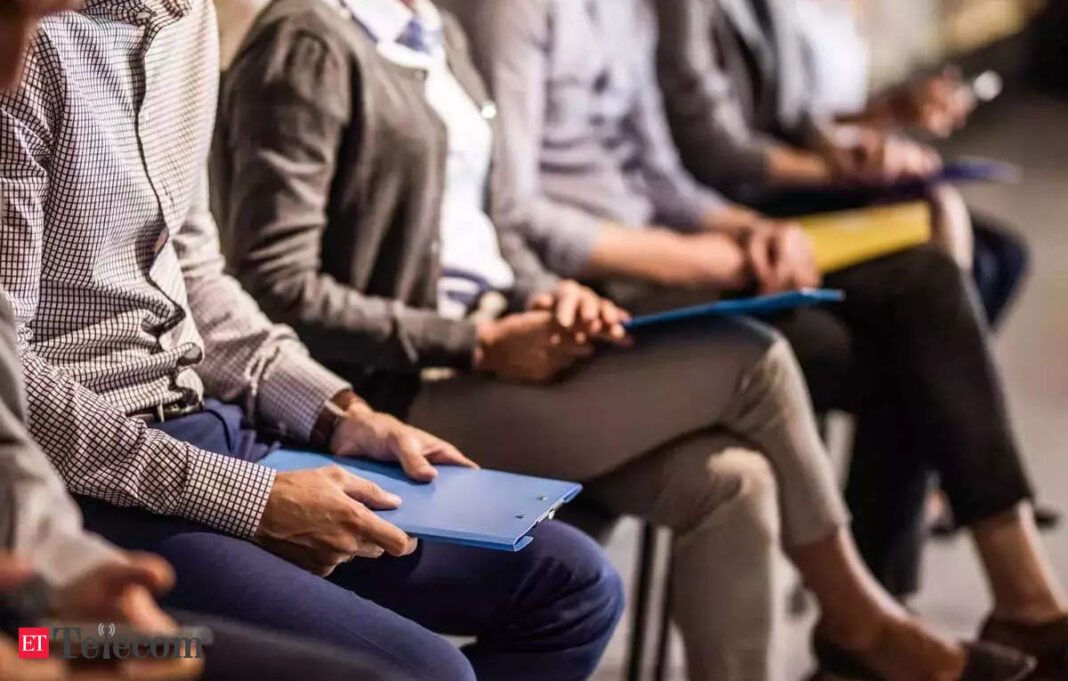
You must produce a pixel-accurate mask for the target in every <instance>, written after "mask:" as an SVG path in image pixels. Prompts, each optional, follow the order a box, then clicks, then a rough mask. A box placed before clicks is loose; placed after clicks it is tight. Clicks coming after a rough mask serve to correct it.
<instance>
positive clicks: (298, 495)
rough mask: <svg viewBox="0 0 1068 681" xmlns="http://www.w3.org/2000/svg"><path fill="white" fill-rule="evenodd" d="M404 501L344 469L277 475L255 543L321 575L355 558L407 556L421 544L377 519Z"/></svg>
mask: <svg viewBox="0 0 1068 681" xmlns="http://www.w3.org/2000/svg"><path fill="white" fill-rule="evenodd" d="M400 503H401V500H400V498H399V497H398V496H397V495H395V494H391V493H389V492H387V491H385V490H383V489H382V488H381V487H379V486H378V485H376V484H374V483H373V482H371V481H369V480H364V479H363V478H360V477H357V476H355V475H353V474H352V473H349V472H348V471H346V470H344V469H343V468H341V467H340V466H325V467H323V468H316V469H313V470H303V471H290V472H287V473H279V474H278V475H277V476H275V480H274V487H273V488H272V489H271V496H270V497H269V498H268V499H267V507H266V508H265V509H264V512H263V518H262V519H261V520H260V527H259V529H258V530H257V531H256V537H255V541H256V543H258V544H260V545H261V546H263V547H264V548H266V549H267V550H269V551H271V552H272V553H275V554H278V555H279V556H282V557H283V558H285V559H287V560H289V561H290V562H292V563H295V564H297V565H299V566H301V567H303V568H305V569H307V570H309V571H311V572H313V573H315V574H317V575H319V576H321V577H325V576H327V575H329V574H330V573H331V572H333V571H334V568H336V567H337V566H338V565H340V564H341V563H347V562H349V561H350V560H353V559H354V558H378V557H379V556H381V555H382V554H383V553H389V554H390V555H393V556H405V555H408V554H409V553H411V552H412V551H414V550H415V546H416V544H415V540H414V539H412V538H411V537H409V536H408V535H406V534H405V533H404V532H402V531H401V530H400V529H398V528H397V527H395V526H394V525H392V524H390V523H388V522H386V521H385V520H382V519H381V518H379V517H378V516H377V515H375V514H374V513H373V511H372V509H375V510H385V509H391V508H397V506H399V505H400Z"/></svg>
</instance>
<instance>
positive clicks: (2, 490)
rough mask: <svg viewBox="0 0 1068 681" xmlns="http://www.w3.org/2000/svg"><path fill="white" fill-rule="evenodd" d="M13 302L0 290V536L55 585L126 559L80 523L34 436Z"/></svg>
mask: <svg viewBox="0 0 1068 681" xmlns="http://www.w3.org/2000/svg"><path fill="white" fill-rule="evenodd" d="M25 418H26V413H25V401H24V396H23V393H22V376H21V371H20V370H19V368H18V356H17V352H16V349H15V334H14V327H13V326H12V324H11V317H10V308H9V307H8V306H7V302H6V298H5V297H4V294H3V292H0V541H2V542H3V543H2V547H3V548H4V549H6V550H8V551H12V552H14V553H16V554H18V555H19V556H21V557H23V558H24V559H25V560H27V561H29V562H30V564H31V565H32V566H33V568H34V569H35V570H36V571H37V572H38V574H40V575H41V576H42V577H43V578H44V579H45V581H46V582H48V583H49V584H50V585H51V586H53V587H62V586H64V585H66V584H69V583H70V582H72V581H74V580H75V579H77V578H78V577H80V576H81V575H84V574H86V573H88V572H90V571H92V570H93V569H94V568H96V567H98V566H100V565H102V564H104V563H107V562H112V561H117V560H122V557H121V553H120V552H119V551H118V550H117V549H116V548H115V547H113V546H111V545H110V544H108V543H107V542H105V541H104V540H103V539H101V538H100V537H98V536H96V535H93V534H90V533H88V532H86V531H85V529H84V528H83V527H82V517H81V513H80V512H79V511H78V507H77V506H76V505H75V504H74V501H73V500H72V499H71V498H70V496H69V495H68V494H67V491H66V489H65V488H64V487H63V481H62V480H61V479H60V477H59V475H58V474H57V473H56V471H55V469H53V468H52V465H51V464H50V463H49V462H48V458H47V457H46V456H45V454H44V452H42V451H41V450H40V449H38V447H37V445H36V444H34V442H33V441H32V440H31V439H30V436H29V433H27V432H26V429H25V426H24V424H23V422H24V420H25Z"/></svg>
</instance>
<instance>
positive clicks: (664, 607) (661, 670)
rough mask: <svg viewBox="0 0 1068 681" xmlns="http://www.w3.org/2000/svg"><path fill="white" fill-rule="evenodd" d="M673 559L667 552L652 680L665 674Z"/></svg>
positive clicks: (655, 680)
mask: <svg viewBox="0 0 1068 681" xmlns="http://www.w3.org/2000/svg"><path fill="white" fill-rule="evenodd" d="M674 560H675V557H674V555H673V554H670V553H669V556H668V562H667V571H666V572H665V573H664V601H663V603H661V604H660V623H659V624H660V631H659V637H660V638H659V639H658V640H657V643H656V660H655V664H654V665H653V681H664V676H665V675H666V674H667V662H668V659H667V658H668V651H669V649H670V645H671V598H672V596H673V594H674V590H675V580H673V579H672V578H671V574H672V568H673V567H674V565H673V562H674Z"/></svg>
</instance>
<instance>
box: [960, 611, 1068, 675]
mask: <svg viewBox="0 0 1068 681" xmlns="http://www.w3.org/2000/svg"><path fill="white" fill-rule="evenodd" d="M979 638H980V639H982V640H984V641H990V642H993V643H998V644H1000V645H1003V646H1009V647H1011V648H1015V649H1016V650H1020V651H1023V652H1025V653H1027V654H1028V655H1033V656H1034V657H1035V659H1036V660H1037V661H1038V669H1036V670H1035V674H1034V676H1032V677H1030V678H1029V679H1028V681H1065V680H1066V679H1068V615H1065V616H1064V617H1061V618H1060V619H1056V620H1054V621H1052V622H1047V623H1045V624H1021V623H1018V622H1009V621H1006V620H999V619H995V618H993V617H991V618H988V619H987V621H986V622H985V623H984V624H983V628H982V630H981V631H980V632H979Z"/></svg>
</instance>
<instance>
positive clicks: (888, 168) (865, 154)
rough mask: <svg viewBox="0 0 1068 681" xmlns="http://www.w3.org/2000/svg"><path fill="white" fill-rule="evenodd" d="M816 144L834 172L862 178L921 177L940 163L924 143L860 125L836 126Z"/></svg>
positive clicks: (837, 174)
mask: <svg viewBox="0 0 1068 681" xmlns="http://www.w3.org/2000/svg"><path fill="white" fill-rule="evenodd" d="M818 148H819V151H820V153H821V154H822V155H823V156H824V158H825V159H826V160H827V162H828V164H829V165H830V166H831V168H832V169H833V170H834V173H835V175H836V176H838V177H840V178H844V179H848V180H858V181H862V182H873V181H889V180H895V179H898V178H901V177H924V176H927V175H930V174H931V173H934V172H936V171H937V170H938V169H939V168H940V167H941V165H942V160H941V158H940V157H939V156H938V152H936V151H934V150H933V149H931V148H929V147H927V146H924V145H922V144H919V143H917V142H914V141H912V140H909V139H906V138H903V137H898V136H895V135H891V134H889V133H887V132H885V131H882V130H877V129H875V128H870V127H866V126H859V125H839V126H835V127H834V128H833V130H830V131H828V132H827V133H826V136H825V137H824V138H823V141H822V142H820V143H819V147H818Z"/></svg>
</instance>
